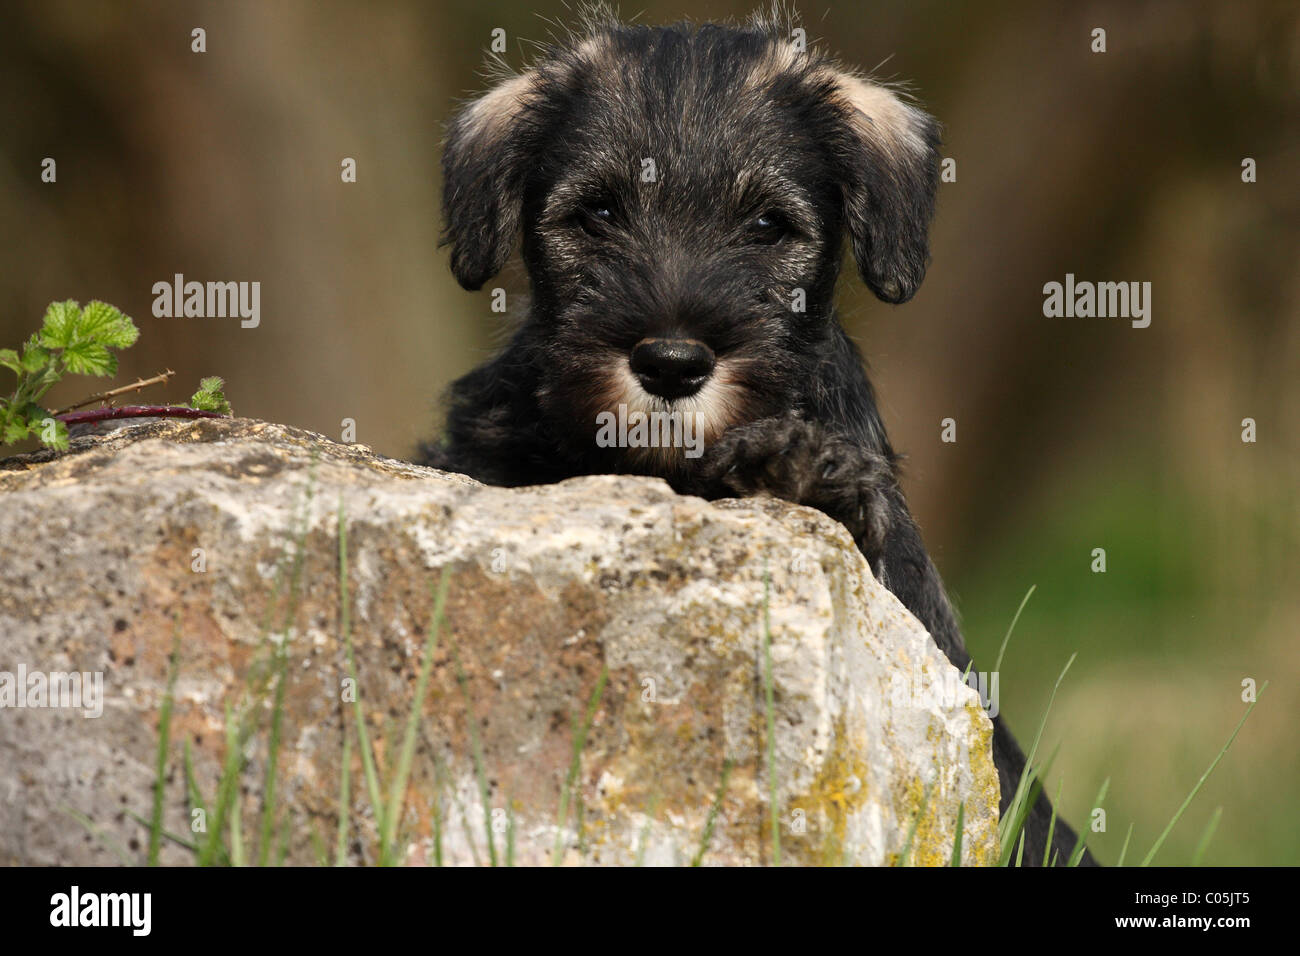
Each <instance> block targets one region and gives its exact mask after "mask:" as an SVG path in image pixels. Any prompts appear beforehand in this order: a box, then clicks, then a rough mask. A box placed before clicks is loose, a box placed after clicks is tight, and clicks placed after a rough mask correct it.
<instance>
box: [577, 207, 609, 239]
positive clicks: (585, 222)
mask: <svg viewBox="0 0 1300 956" xmlns="http://www.w3.org/2000/svg"><path fill="white" fill-rule="evenodd" d="M573 220H574V222H575V223H577V224H578V226H579V227H581V229H582V231H583V232H585V233H587V234H588V235H592V236H597V235H600V234H601V233H602V231H603V227H605V226H608V225H609V224H610V223H611V222H612V221H613V220H614V206H613V204H612V203H610V202H607V201H605V200H597V201H595V202H589V203H584V204H583V205H581V206H580V207H578V211H577V212H576V213H574V215H573Z"/></svg>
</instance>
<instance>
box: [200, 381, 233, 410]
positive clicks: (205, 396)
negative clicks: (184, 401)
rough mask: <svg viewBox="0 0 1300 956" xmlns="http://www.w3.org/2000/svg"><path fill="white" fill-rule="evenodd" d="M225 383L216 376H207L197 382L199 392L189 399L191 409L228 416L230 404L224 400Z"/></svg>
mask: <svg viewBox="0 0 1300 956" xmlns="http://www.w3.org/2000/svg"><path fill="white" fill-rule="evenodd" d="M225 385H226V383H225V381H224V380H223V379H222V378H221V377H220V376H217V375H209V376H208V377H207V378H205V379H203V380H202V381H200V382H199V390H198V391H197V392H195V393H194V395H193V397H192V398H191V399H190V406H191V407H192V408H197V409H200V410H201V411H205V412H217V413H219V414H222V415H229V414H230V402H228V401H227V400H226V395H225V391H224V389H225Z"/></svg>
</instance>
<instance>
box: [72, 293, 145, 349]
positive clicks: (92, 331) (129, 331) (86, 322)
mask: <svg viewBox="0 0 1300 956" xmlns="http://www.w3.org/2000/svg"><path fill="white" fill-rule="evenodd" d="M76 331H77V332H78V333H79V334H78V338H84V339H90V340H92V341H95V342H99V343H100V344H101V345H107V346H108V347H109V348H114V349H125V348H130V347H131V346H132V345H134V344H135V340H136V339H138V338H139V337H140V330H139V329H137V328H136V327H135V323H134V322H132V321H131V317H130V316H128V315H125V314H124V313H123V312H122V311H121V310H120V309H118V308H116V307H115V306H111V305H109V304H108V303H107V302H100V301H99V300H95V301H94V302H91V303H89V304H88V305H87V306H86V308H85V309H83V310H82V312H81V321H80V322H78V323H77V325H76Z"/></svg>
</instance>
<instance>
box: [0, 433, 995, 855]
mask: <svg viewBox="0 0 1300 956" xmlns="http://www.w3.org/2000/svg"><path fill="white" fill-rule="evenodd" d="M340 506H341V508H342V512H343V514H344V520H345V522H346V528H347V552H348V564H349V568H348V577H347V590H348V594H349V599H350V619H351V634H352V640H353V643H354V645H355V653H356V661H357V669H358V673H359V684H358V686H359V690H360V699H361V702H362V705H363V712H364V715H365V720H366V725H367V729H368V732H369V736H370V738H371V739H372V740H373V741H374V749H375V754H376V760H377V761H378V763H379V765H380V772H381V773H387V772H388V771H389V770H390V769H391V767H392V766H393V765H394V764H395V763H396V762H397V754H398V752H399V749H400V742H401V738H402V729H403V726H404V723H405V720H406V717H407V715H408V714H409V713H410V710H411V707H412V701H413V697H414V692H415V682H416V675H417V674H418V672H419V667H420V662H421V659H422V657H423V649H424V643H425V638H426V635H427V633H428V629H429V625H430V620H431V617H432V608H433V598H432V592H433V590H434V587H435V585H436V582H437V580H438V576H439V574H440V572H441V571H442V570H444V569H445V570H446V571H448V572H449V573H450V584H449V596H448V600H447V606H446V625H445V626H444V627H443V629H442V633H441V634H440V637H439V642H438V644H437V647H436V651H435V655H434V664H433V670H432V675H431V678H430V681H429V686H428V693H427V694H426V696H425V699H424V700H423V701H422V702H421V703H420V711H421V720H420V723H419V732H418V736H417V746H416V751H415V758H414V761H413V763H412V767H411V775H410V782H409V785H408V787H407V790H406V793H405V802H404V808H403V813H402V816H401V825H400V830H399V834H400V847H401V854H400V855H401V856H402V858H403V859H404V860H405V861H406V862H408V863H432V862H435V861H436V860H437V858H438V854H439V848H440V853H441V859H442V861H443V862H445V863H456V864H465V863H476V862H477V863H484V862H487V861H488V859H489V850H488V847H487V836H486V832H487V830H488V829H489V828H490V827H489V826H485V821H484V807H483V801H482V798H481V795H480V794H481V791H480V785H479V782H478V780H477V778H476V773H475V767H476V761H475V759H474V756H473V755H474V751H475V748H476V746H477V747H480V748H481V754H482V757H481V763H479V766H481V769H482V773H483V780H484V786H486V788H487V804H488V808H487V810H488V818H489V821H491V822H493V823H494V824H495V828H496V831H497V832H495V833H494V835H493V841H494V843H495V846H496V852H497V855H498V858H499V859H500V860H501V861H504V860H505V857H506V853H507V850H506V845H507V838H506V834H505V832H504V830H505V828H506V827H507V826H508V825H511V824H512V825H513V834H514V835H513V844H514V850H513V853H514V859H515V861H516V862H518V863H521V864H534V863H544V862H550V860H551V857H552V854H553V852H554V851H555V848H556V846H557V842H558V845H559V848H560V849H559V856H560V857H561V858H562V860H563V862H565V863H572V864H626V863H632V862H635V861H636V860H637V859H638V858H639V857H640V858H642V859H643V860H644V862H645V863H647V864H671V863H685V862H689V861H690V860H691V859H692V858H693V857H694V856H695V854H696V853H697V851H698V849H699V847H700V845H701V841H702V838H703V837H704V834H705V831H706V826H707V824H708V822H709V817H710V810H711V808H712V807H713V806H714V804H715V800H716V799H717V795H718V794H719V792H720V785H721V783H722V780H723V776H724V767H725V766H727V765H729V767H730V771H729V774H728V776H727V783H726V787H725V789H722V790H721V794H722V795H721V799H720V804H719V805H718V810H717V814H716V819H715V820H714V823H713V827H712V836H711V838H710V839H709V841H708V850H707V852H706V853H705V854H704V857H703V859H704V862H705V863H706V864H710V863H713V864H764V863H770V862H771V856H772V854H771V830H770V817H769V800H768V793H769V762H768V760H767V756H766V752H767V719H768V712H767V708H766V705H765V694H764V684H763V662H764V654H763V647H764V640H763V633H764V628H763V620H764V588H765V583H764V582H765V568H766V569H767V572H768V574H769V575H770V597H769V599H768V617H769V619H770V636H771V658H772V671H773V681H774V707H773V718H774V726H775V761H774V766H775V783H776V788H777V793H778V812H779V816H780V821H781V853H782V863H783V864H784V863H803V864H823V863H832V864H838V863H853V864H886V863H891V862H896V861H897V857H898V854H899V853H900V851H901V850H902V848H903V846H904V844H905V843H906V840H907V833H908V830H909V827H910V826H911V822H912V820H913V818H914V816H915V815H916V814H917V813H918V812H919V811H921V808H922V806H924V813H923V815H922V817H921V819H920V822H919V824H918V825H917V829H916V835H915V838H914V840H913V857H912V859H913V860H915V861H917V862H922V863H945V862H946V861H947V859H948V857H949V855H950V854H951V848H952V843H953V837H954V832H955V821H956V818H957V813H958V805H959V803H964V805H965V828H964V840H963V851H962V856H963V862H964V863H965V864H967V865H970V864H978V863H986V862H990V861H992V860H994V859H995V857H996V851H997V837H996V824H997V803H998V789H997V787H998V785H997V777H996V774H995V772H994V769H993V765H992V762H991V760H990V756H989V739H990V725H989V722H988V720H987V718H986V716H985V714H984V712H983V710H982V709H981V708H980V706H979V702H978V698H977V697H976V695H975V693H974V692H973V691H971V690H970V689H969V688H967V687H965V685H961V684H959V682H958V681H956V680H951V678H953V677H959V675H956V672H955V671H953V670H952V668H951V667H950V666H949V664H948V663H947V662H946V661H945V660H944V659H943V657H942V656H941V655H940V654H939V652H938V651H937V650H936V649H935V648H934V647H933V646H932V644H931V642H930V640H929V638H928V637H927V635H926V634H925V632H924V630H923V629H922V627H921V626H920V625H919V624H918V623H917V622H916V620H915V619H913V618H912V617H911V616H910V615H909V614H908V613H907V612H906V611H905V610H904V609H903V608H902V606H901V605H900V604H899V603H898V602H897V601H896V600H895V599H894V597H893V596H892V595H890V594H889V593H888V592H887V591H886V590H885V589H884V588H883V587H881V586H880V585H879V584H878V583H877V582H876V581H875V580H874V579H873V578H872V576H871V573H870V570H869V568H868V567H867V565H866V563H865V562H864V561H863V560H862V558H861V556H860V555H859V553H858V552H857V550H856V549H855V548H854V546H853V543H852V541H851V540H850V538H849V536H848V535H847V533H846V532H845V531H844V530H843V529H842V528H841V527H840V526H839V525H837V524H836V523H834V522H832V521H831V520H829V519H828V518H826V517H824V516H823V515H821V514H819V513H817V512H815V511H811V510H809V509H806V508H800V507H796V506H792V505H788V504H785V503H782V502H776V501H772V500H768V499H750V500H746V501H726V502H718V503H713V504H710V503H707V502H705V501H702V500H700V499H697V498H689V497H681V496H678V495H676V494H674V493H673V492H672V491H671V490H670V489H669V488H668V487H667V486H666V485H665V484H663V483H662V482H660V481H658V480H653V479H640V478H629V477H592V478H584V479H575V480H572V481H567V482H564V483H562V484H558V485H552V486H545V487H538V488H526V489H501V488H491V487H486V486H483V485H480V484H478V483H476V482H473V481H471V480H469V479H467V478H464V477H461V476H454V475H447V474H444V473H441V472H437V471H434V470H431V469H427V468H421V467H417V466H413V465H409V464H406V463H403V462H398V461H394V460H391V459H385V458H381V457H379V456H376V455H373V454H371V453H370V452H369V451H368V450H367V449H365V448H363V447H361V446H344V445H339V444H335V443H333V442H331V441H329V440H327V439H325V438H323V437H321V436H318V435H314V434H311V433H308V432H304V431H301V430H298V429H293V428H288V427H283V426H279V425H271V424H265V423H260V422H253V421H248V420H239V419H236V420H200V421H193V422H190V421H186V422H155V423H150V424H143V425H139V426H135V427H133V428H129V429H124V430H122V431H118V432H116V433H113V434H112V435H110V436H108V437H104V438H86V439H80V440H77V441H75V442H74V446H73V449H72V451H71V452H70V453H68V454H65V455H53V454H50V453H45V452H42V453H39V454H36V455H32V456H26V457H23V458H15V459H10V460H8V461H6V462H2V463H0V682H3V680H4V674H5V673H8V674H9V675H11V676H10V684H9V687H10V692H11V694H12V693H13V692H14V691H15V688H14V682H15V681H16V675H17V673H18V671H19V668H20V667H22V668H25V670H26V672H27V674H28V675H29V680H30V675H31V674H32V673H34V672H41V673H45V674H48V673H50V672H71V671H84V672H92V673H93V672H100V673H102V675H103V713H102V716H99V717H86V716H83V710H80V709H75V708H72V707H48V706H47V707H36V706H26V707H18V706H16V705H15V701H17V700H19V699H20V698H21V702H23V703H26V704H29V705H31V704H33V703H35V701H36V698H32V697H29V696H24V695H22V688H17V693H18V697H11V699H10V701H9V703H8V705H6V706H4V708H3V709H0V863H18V864H54V863H63V864H77V863H90V864H104V863H114V862H117V861H118V860H119V859H120V857H121V856H125V857H127V858H129V859H131V860H141V859H143V858H144V856H145V853H146V848H147V843H148V829H147V828H146V827H145V826H144V825H142V824H141V823H140V822H139V821H138V820H137V819H136V817H135V815H139V816H140V817H144V818H148V817H149V815H150V812H151V807H152V800H153V787H154V781H155V766H156V762H157V752H158V739H159V735H158V727H159V715H160V708H161V705H162V703H163V699H164V695H165V690H166V685H167V672H168V656H169V653H170V650H171V647H172V643H173V636H174V635H178V636H179V646H180V653H179V678H178V680H177V682H176V685H175V695H174V696H175V703H174V709H173V713H172V718H171V734H170V740H171V744H170V748H169V752H168V755H167V769H166V773H165V790H164V820H165V824H166V828H167V829H168V830H169V831H171V832H172V833H175V834H179V835H182V836H185V837H190V836H191V828H190V823H191V820H192V815H191V810H192V806H191V801H190V800H189V799H188V798H187V795H186V792H185V789H186V788H185V776H184V770H183V756H182V755H183V743H184V742H185V741H188V742H189V745H190V748H191V750H192V753H193V764H194V773H195V777H196V781H197V785H198V789H199V791H200V794H201V797H202V799H203V801H204V804H205V805H206V806H207V808H208V810H209V811H211V810H212V809H213V807H214V799H215V795H216V790H217V782H218V777H219V773H220V768H221V764H222V761H223V760H224V759H225V757H226V733H225V725H226V717H225V708H226V707H227V706H229V707H232V708H238V707H239V706H240V702H241V700H255V701H257V703H255V704H253V705H251V708H250V713H251V714H252V715H253V719H254V721H255V724H256V728H255V731H254V732H253V733H252V734H251V736H250V737H249V739H248V740H247V742H246V744H245V745H244V746H243V748H242V750H243V754H244V757H245V759H246V761H247V763H246V765H245V768H244V771H243V775H242V777H241V780H242V785H241V788H240V789H241V796H240V798H239V801H238V803H239V805H240V806H241V807H242V817H241V822H242V830H243V834H244V838H245V842H246V843H248V844H249V846H250V851H249V853H250V856H251V857H252V858H256V850H255V849H253V848H255V847H256V845H257V842H258V841H257V836H258V832H259V829H260V820H261V808H262V807H261V800H262V793H263V785H264V778H265V775H266V764H267V760H268V756H267V755H268V746H267V742H268V740H269V738H270V734H269V730H268V727H269V724H270V719H271V711H272V708H271V706H270V703H269V701H270V696H271V695H270V694H269V693H263V694H262V695H261V696H260V697H258V696H257V693H256V687H257V681H258V678H257V675H258V674H260V673H265V672H266V664H267V662H268V661H270V660H271V659H272V658H271V654H272V650H271V649H272V648H273V647H274V646H275V643H276V642H277V641H279V640H286V641H287V653H288V661H289V664H288V670H287V675H288V676H287V678H286V680H285V688H284V709H283V727H282V734H281V739H282V741H283V743H282V747H281V752H280V756H279V760H278V774H277V781H278V783H277V793H276V804H275V805H276V812H277V814H278V817H279V822H278V823H277V827H276V829H277V832H280V830H281V828H282V827H283V830H284V832H286V833H287V840H285V847H284V848H285V852H287V859H288V861H289V862H294V863H307V864H310V863H314V862H316V861H317V860H318V852H319V851H318V850H317V849H316V847H317V846H318V845H323V846H325V847H328V848H329V852H330V853H331V854H332V852H333V847H334V844H335V840H336V833H337V827H338V816H339V804H340V796H339V793H340V768H341V764H342V758H343V748H344V735H345V729H346V732H347V733H348V734H351V735H353V741H354V744H355V732H354V719H353V712H352V709H351V708H352V705H351V704H350V703H348V702H346V700H345V695H346V687H347V683H346V681H345V678H346V676H347V674H348V669H347V659H346V654H345V651H344V647H343V643H342V636H341V629H340V628H341V613H340V596H341V595H340V580H341V576H340V571H339V559H338V555H339V541H338V515H339V510H340ZM299 543H301V552H299V550H298V549H299ZM196 549H197V550H196ZM299 553H300V557H301V564H300V566H298V570H297V571H296V572H295V570H294V568H295V555H298V554H299ZM198 568H201V570H196V569H198ZM277 568H280V569H281V570H279V571H277ZM277 582H278V583H277ZM457 658H458V659H459V666H460V668H461V672H462V674H463V676H464V686H463V687H462V685H461V684H460V683H459V682H458V679H457V667H458V665H457V663H456V660H457ZM603 670H607V672H608V682H607V684H606V686H605V688H604V691H603V693H602V694H601V696H600V698H599V702H598V705H597V707H596V709H595V712H594V715H593V718H592V722H591V730H590V733H589V735H588V736H587V739H586V742H585V746H584V747H583V749H582V752H581V757H580V760H579V762H578V764H577V773H576V777H575V779H574V794H573V799H572V800H571V801H570V811H571V812H569V813H567V814H566V819H565V820H564V822H563V825H562V827H561V828H560V829H559V831H558V833H557V818H558V811H559V806H560V803H561V792H562V789H563V785H564V780H565V776H566V774H567V773H568V771H569V767H570V765H571V763H572V754H573V749H574V747H573V740H574V727H575V721H576V723H577V724H581V723H582V717H583V714H584V711H585V710H586V708H587V704H588V701H589V699H591V698H592V695H593V692H594V690H595V688H596V686H597V682H598V680H599V678H600V675H601V673H602V671H603ZM900 677H902V678H903V679H904V680H905V682H908V683H907V686H911V685H912V683H916V682H919V683H920V684H921V685H922V686H924V685H925V684H926V683H927V682H929V683H933V682H935V681H944V680H947V681H948V686H949V688H950V689H951V685H952V684H957V685H958V686H957V690H956V692H955V693H954V694H952V696H951V698H950V699H949V701H948V702H947V703H948V706H944V704H945V701H944V700H942V699H940V698H939V697H938V696H937V695H925V694H919V695H918V694H912V695H911V696H908V695H906V694H903V695H900V694H899V692H898V690H899V683H898V681H899V679H900ZM2 699H3V686H0V700H2ZM47 703H48V701H47ZM83 703H84V701H83ZM476 740H477V744H476V743H475V741H476ZM350 763H351V766H350V767H349V773H350V787H351V793H350V797H349V803H350V810H349V817H350V824H349V838H348V852H349V857H350V860H351V862H354V863H360V862H373V861H374V860H375V859H376V852H377V851H376V847H377V845H378V838H377V835H376V832H375V826H374V815H373V813H372V809H371V805H370V801H369V798H368V796H367V791H366V786H365V783H364V774H363V772H362V763H361V758H360V754H359V751H358V749H357V747H356V746H355V745H354V746H353V747H352V749H351V760H350ZM68 810H72V811H76V812H78V813H81V814H84V815H85V816H86V817H88V818H89V819H90V820H91V821H93V824H94V826H95V827H96V828H98V829H99V831H100V834H99V835H98V836H92V835H91V833H90V832H88V828H87V827H85V826H84V825H83V824H81V823H78V822H75V821H74V820H73V819H72V817H71V815H70V814H69V813H68V812H67V811H68ZM208 819H209V820H211V817H210V816H209V817H208ZM557 837H558V841H557ZM277 843H278V841H277ZM112 847H116V848H117V855H115V853H114V852H113V849H112ZM276 852H277V853H278V852H279V849H278V845H277V849H276ZM192 860H193V856H192V854H191V853H190V851H188V850H186V849H185V848H183V847H181V846H178V845H176V844H174V843H172V842H166V843H165V844H164V847H163V851H162V861H163V862H164V863H171V864H179V863H187V862H192Z"/></svg>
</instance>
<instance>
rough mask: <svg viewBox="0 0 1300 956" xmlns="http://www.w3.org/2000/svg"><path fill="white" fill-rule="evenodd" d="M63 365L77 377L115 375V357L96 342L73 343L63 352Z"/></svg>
mask: <svg viewBox="0 0 1300 956" xmlns="http://www.w3.org/2000/svg"><path fill="white" fill-rule="evenodd" d="M63 364H64V365H66V366H67V368H68V371H69V372H73V373H75V374H77V375H116V374H117V356H115V355H113V353H111V352H110V351H109V350H108V349H107V348H106V347H105V346H103V345H101V344H100V343H98V342H88V341H86V342H73V343H72V344H71V345H69V346H68V347H67V348H65V349H64V350H63Z"/></svg>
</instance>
